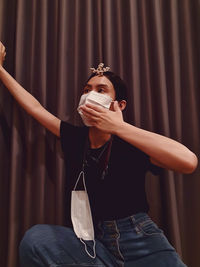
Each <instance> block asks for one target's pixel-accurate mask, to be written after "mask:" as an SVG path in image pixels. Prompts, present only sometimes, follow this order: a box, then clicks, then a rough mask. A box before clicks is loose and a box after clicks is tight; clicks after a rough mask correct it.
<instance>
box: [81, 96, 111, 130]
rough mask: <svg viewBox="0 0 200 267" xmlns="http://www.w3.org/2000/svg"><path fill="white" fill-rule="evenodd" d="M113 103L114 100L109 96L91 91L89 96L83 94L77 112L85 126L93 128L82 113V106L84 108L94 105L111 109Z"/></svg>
mask: <svg viewBox="0 0 200 267" xmlns="http://www.w3.org/2000/svg"><path fill="white" fill-rule="evenodd" d="M112 101H113V99H112V98H111V97H110V96H109V95H106V94H100V93H97V92H95V91H91V92H89V93H87V94H83V95H82V96H81V98H80V102H79V105H78V108H77V110H78V113H79V114H80V116H81V118H82V120H83V122H84V124H85V125H86V126H91V125H90V123H89V121H88V120H87V119H86V118H85V116H84V115H83V113H82V112H81V110H80V106H84V105H86V104H93V105H97V106H101V107H104V108H107V109H109V108H110V104H111V102H112Z"/></svg>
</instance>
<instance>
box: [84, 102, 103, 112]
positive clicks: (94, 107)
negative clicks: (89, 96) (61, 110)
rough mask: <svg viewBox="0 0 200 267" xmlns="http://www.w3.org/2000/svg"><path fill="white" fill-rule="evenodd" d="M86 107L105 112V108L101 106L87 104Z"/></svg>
mask: <svg viewBox="0 0 200 267" xmlns="http://www.w3.org/2000/svg"><path fill="white" fill-rule="evenodd" d="M85 106H86V107H88V108H90V109H93V110H95V111H97V112H104V111H105V108H103V107H101V106H97V105H93V104H89V103H88V104H86V105H85Z"/></svg>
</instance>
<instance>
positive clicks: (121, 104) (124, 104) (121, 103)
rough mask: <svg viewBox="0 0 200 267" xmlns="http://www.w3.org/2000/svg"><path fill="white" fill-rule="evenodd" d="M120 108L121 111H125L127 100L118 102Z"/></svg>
mask: <svg viewBox="0 0 200 267" xmlns="http://www.w3.org/2000/svg"><path fill="white" fill-rule="evenodd" d="M118 105H119V108H120V109H121V111H123V110H124V109H125V107H126V100H121V101H119V102H118Z"/></svg>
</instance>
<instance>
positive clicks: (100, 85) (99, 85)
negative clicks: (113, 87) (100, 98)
mask: <svg viewBox="0 0 200 267" xmlns="http://www.w3.org/2000/svg"><path fill="white" fill-rule="evenodd" d="M86 86H88V87H90V88H91V87H92V85H91V84H89V83H87V84H86V85H85V87H86ZM96 86H97V87H106V88H108V85H107V84H104V83H100V84H97V85H96Z"/></svg>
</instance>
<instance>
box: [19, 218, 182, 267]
mask: <svg viewBox="0 0 200 267" xmlns="http://www.w3.org/2000/svg"><path fill="white" fill-rule="evenodd" d="M94 228H95V237H96V238H95V240H96V258H95V259H92V258H91V257H89V256H88V254H87V253H86V252H85V248H84V244H82V243H81V242H80V240H79V239H78V238H77V237H76V235H75V233H74V231H73V229H71V228H68V227H63V226H56V225H35V226H33V227H32V228H31V229H30V230H28V231H27V232H26V234H25V236H24V238H23V239H22V241H21V244H20V263H21V267H36V266H41V267H43V266H51V267H65V266H66V267H69V266H107V267H115V266H116V267H117V266H118V267H119V266H120V267H122V266H123V267H186V265H185V264H184V263H183V262H182V261H181V260H180V258H179V256H178V254H177V253H176V251H175V249H174V248H173V247H172V246H171V245H170V244H169V242H168V241H167V239H166V237H165V235H164V234H163V231H162V230H160V229H159V228H158V227H157V225H156V224H155V223H154V222H153V221H152V220H151V219H150V218H149V216H148V215H147V214H146V213H138V214H136V215H133V216H130V217H127V218H124V219H119V220H113V221H103V222H99V223H98V224H97V225H95V226H94ZM85 242H86V243H87V247H88V250H89V252H90V254H92V255H93V250H92V248H93V242H92V241H85Z"/></svg>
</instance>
